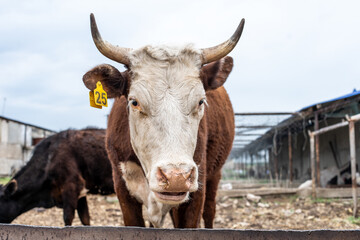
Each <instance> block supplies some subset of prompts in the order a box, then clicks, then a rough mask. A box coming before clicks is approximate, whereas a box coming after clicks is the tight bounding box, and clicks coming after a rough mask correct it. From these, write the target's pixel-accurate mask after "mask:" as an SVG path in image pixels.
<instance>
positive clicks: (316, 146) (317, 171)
mask: <svg viewBox="0 0 360 240" xmlns="http://www.w3.org/2000/svg"><path fill="white" fill-rule="evenodd" d="M317 130H319V114H318V113H316V114H315V131H317ZM315 154H316V186H317V187H320V140H319V135H316V136H315Z"/></svg>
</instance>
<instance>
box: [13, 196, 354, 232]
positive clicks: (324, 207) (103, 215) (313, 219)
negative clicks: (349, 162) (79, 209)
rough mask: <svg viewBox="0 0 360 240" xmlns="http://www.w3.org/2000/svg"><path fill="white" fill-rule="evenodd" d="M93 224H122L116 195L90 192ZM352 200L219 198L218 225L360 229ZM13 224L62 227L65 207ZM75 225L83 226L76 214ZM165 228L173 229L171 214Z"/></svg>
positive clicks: (27, 216)
mask: <svg viewBox="0 0 360 240" xmlns="http://www.w3.org/2000/svg"><path fill="white" fill-rule="evenodd" d="M88 204H89V209H90V216H91V225H93V226H123V220H122V214H121V210H120V206H119V203H118V202H117V199H116V197H115V196H114V195H112V196H99V195H88ZM351 216H352V201H351V200H344V199H331V200H327V199H317V200H316V201H313V200H311V199H309V198H307V199H300V198H297V197H295V196H283V197H266V198H262V199H261V201H260V202H259V203H254V202H249V201H247V200H246V199H245V198H228V197H223V198H221V199H218V203H217V213H216V218H215V223H214V227H215V228H230V229H298V230H300V229H302V230H310V229H360V220H359V219H353V218H352V217H351ZM13 223H14V224H25V225H39V226H57V227H63V226H64V223H63V219H62V209H59V208H51V209H41V208H38V209H33V210H30V211H28V212H26V213H24V214H22V215H21V216H19V217H18V218H17V219H15V220H14V221H13ZM73 225H74V226H80V225H81V223H80V220H79V218H78V217H77V215H76V217H75V219H74V222H73ZM164 227H166V228H172V223H171V219H170V217H169V215H167V217H166V221H165V226H164Z"/></svg>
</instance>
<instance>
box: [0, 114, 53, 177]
mask: <svg viewBox="0 0 360 240" xmlns="http://www.w3.org/2000/svg"><path fill="white" fill-rule="evenodd" d="M54 133H55V132H54V131H52V130H49V129H46V128H42V127H38V126H35V125H32V124H28V123H24V122H20V121H17V120H13V119H9V118H6V117H2V116H0V176H7V175H11V174H12V173H13V172H14V171H16V170H18V169H19V168H20V167H21V166H23V165H24V164H25V163H26V162H27V161H28V160H29V159H30V157H31V152H32V150H33V148H34V146H35V145H36V144H37V143H38V142H39V141H40V140H41V139H43V138H46V137H48V136H50V135H52V134H54Z"/></svg>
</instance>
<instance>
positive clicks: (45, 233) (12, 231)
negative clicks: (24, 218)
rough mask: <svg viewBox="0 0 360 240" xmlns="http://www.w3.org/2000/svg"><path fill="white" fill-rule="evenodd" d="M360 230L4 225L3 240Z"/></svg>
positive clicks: (348, 234) (203, 239) (203, 238)
mask: <svg viewBox="0 0 360 240" xmlns="http://www.w3.org/2000/svg"><path fill="white" fill-rule="evenodd" d="M359 236H360V230H341V231H340V230H313V231H285V230H280V231H269V230H225V229H212V230H208V229H155V228H140V227H64V228H54V227H33V226H24V225H6V224H0V240H7V239H23V240H38V239H78V240H82V239H124V240H126V239H158V240H161V239H173V240H176V239H182V240H190V239H198V240H207V239H214V240H218V239H219V240H220V239H244V240H246V239H252V240H257V239H268V240H275V239H292V240H297V239H302V240H304V239H328V240H332V239H336V240H342V239H344V240H345V239H346V240H352V239H354V240H355V239H359Z"/></svg>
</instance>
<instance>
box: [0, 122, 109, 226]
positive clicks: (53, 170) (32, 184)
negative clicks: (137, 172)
mask: <svg viewBox="0 0 360 240" xmlns="http://www.w3.org/2000/svg"><path fill="white" fill-rule="evenodd" d="M87 192H90V193H93V194H103V195H105V194H111V193H114V184H113V181H112V176H111V165H110V161H109V159H108V157H107V153H106V150H105V130H103V129H84V130H66V131H62V132H59V133H57V134H54V135H52V136H50V137H48V138H45V139H44V140H42V141H41V142H40V143H39V144H38V145H36V147H35V149H34V151H33V155H32V157H31V159H30V160H29V162H28V163H27V164H26V165H25V166H24V167H23V168H22V169H21V170H20V171H19V172H18V173H16V174H15V176H14V177H13V178H12V179H11V180H10V181H9V183H7V184H6V185H5V186H3V185H0V223H11V222H12V221H13V220H14V219H15V218H16V217H17V216H19V215H20V214H22V213H24V212H26V211H28V210H30V209H32V208H34V207H44V208H51V207H54V206H56V207H60V208H63V218H64V223H65V225H71V224H72V221H73V219H74V213H75V209H77V212H78V215H79V217H80V220H81V223H82V224H84V225H90V215H89V209H88V205H87V201H86V193H87Z"/></svg>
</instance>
